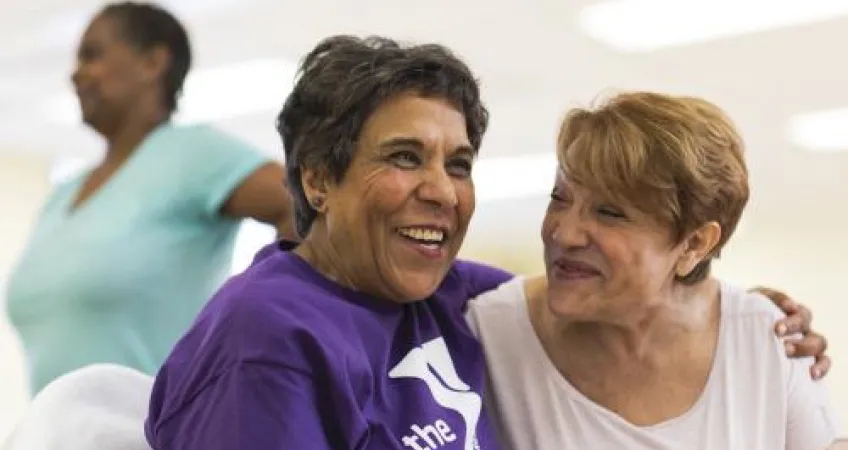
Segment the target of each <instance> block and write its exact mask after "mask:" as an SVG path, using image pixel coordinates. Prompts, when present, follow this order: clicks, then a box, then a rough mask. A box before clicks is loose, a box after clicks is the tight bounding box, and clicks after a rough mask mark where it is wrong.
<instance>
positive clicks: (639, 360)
mask: <svg viewBox="0 0 848 450" xmlns="http://www.w3.org/2000/svg"><path fill="white" fill-rule="evenodd" d="M718 288H719V287H718V283H717V282H716V281H714V280H709V281H705V282H703V283H699V284H698V285H695V286H680V287H676V288H674V289H673V290H672V291H671V292H668V293H666V294H665V295H664V297H666V298H663V299H661V300H659V301H657V300H656V299H652V301H650V302H646V303H645V304H653V305H658V306H655V307H652V308H650V309H647V310H645V311H642V312H641V313H640V314H632V313H631V314H629V315H630V316H631V317H634V316H635V318H632V319H628V320H627V321H619V322H612V321H609V322H606V321H592V322H589V321H575V320H569V319H564V318H559V317H556V316H554V315H553V314H551V313H550V310H549V309H548V308H547V305H542V306H541V307H536V308H534V309H535V310H536V316H537V319H536V322H537V323H536V324H534V326H535V327H536V328H537V333H538V334H539V335H540V337H541V338H542V341H543V343H544V342H545V341H547V342H548V344H546V345H545V347H546V351H548V353H549V355H550V356H551V358H552V360H554V362H555V364H556V365H557V366H558V367H559V368H560V370H561V371H563V372H564V373H565V372H573V371H578V372H579V371H582V370H586V371H588V372H587V373H586V375H587V376H590V377H591V376H592V373H594V374H597V370H598V369H599V366H600V367H609V368H610V371H605V373H614V372H615V369H616V368H621V367H630V368H638V369H639V370H642V371H644V370H648V371H654V370H662V368H663V366H664V365H665V363H666V362H669V361H668V359H669V357H670V355H674V354H676V353H677V350H679V349H685V348H687V347H688V346H690V345H691V344H693V343H694V342H699V341H702V340H703V339H704V337H705V336H709V335H711V334H712V333H714V332H715V331H716V330H717V325H718V323H719V315H720V302H719V295H718ZM563 343H566V345H563ZM671 363H673V362H671ZM618 373H621V371H619V372H618Z"/></svg>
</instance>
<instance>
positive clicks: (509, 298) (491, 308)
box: [465, 276, 532, 337]
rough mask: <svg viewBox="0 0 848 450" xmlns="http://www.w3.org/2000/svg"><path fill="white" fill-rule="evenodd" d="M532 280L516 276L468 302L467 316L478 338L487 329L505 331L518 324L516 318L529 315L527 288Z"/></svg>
mask: <svg viewBox="0 0 848 450" xmlns="http://www.w3.org/2000/svg"><path fill="white" fill-rule="evenodd" d="M530 280H532V279H528V278H524V277H522V276H516V277H515V278H513V279H511V280H509V281H507V282H506V283H503V284H501V285H500V286H498V287H497V288H495V289H492V290H490V291H486V292H484V293H482V294H480V295H479V296H477V297H475V298H473V299H471V301H470V302H468V311H467V313H466V315H465V317H466V320H467V321H468V324H469V325H470V326H471V329H472V331H473V332H474V334H475V335H476V336H478V337H481V335H482V334H484V333H485V332H486V329H487V328H497V329H499V330H504V329H505V328H506V327H508V326H511V325H513V324H516V323H518V322H516V318H518V317H524V316H526V315H527V313H526V310H527V288H528V286H529V285H530V284H531V281H530Z"/></svg>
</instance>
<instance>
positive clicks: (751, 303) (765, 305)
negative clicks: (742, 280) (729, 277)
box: [720, 281, 786, 337]
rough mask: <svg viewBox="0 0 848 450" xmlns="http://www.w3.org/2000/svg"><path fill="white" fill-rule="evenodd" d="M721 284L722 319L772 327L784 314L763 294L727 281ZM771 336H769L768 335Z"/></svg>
mask: <svg viewBox="0 0 848 450" xmlns="http://www.w3.org/2000/svg"><path fill="white" fill-rule="evenodd" d="M720 284H721V309H722V314H721V316H722V320H723V321H727V322H733V323H746V324H748V325H752V324H760V326H766V327H769V328H771V327H773V326H774V323H775V322H776V321H778V320H780V319H782V318H784V317H786V314H785V313H784V312H783V311H781V310H780V308H778V307H777V305H775V304H774V302H772V301H771V300H769V299H768V298H766V297H765V296H764V295H762V294H759V293H756V292H750V291H747V290H746V289H744V288H742V287H740V286H736V285H733V284H731V283H727V282H723V281H722V282H720ZM770 337H771V336H770Z"/></svg>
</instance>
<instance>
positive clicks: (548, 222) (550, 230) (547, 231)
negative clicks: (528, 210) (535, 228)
mask: <svg viewBox="0 0 848 450" xmlns="http://www.w3.org/2000/svg"><path fill="white" fill-rule="evenodd" d="M555 226H556V218H555V217H554V216H553V214H551V212H550V211H547V212H545V217H544V218H543V219H542V230H541V237H542V242H543V243H545V245H548V244H549V243H550V240H551V237H552V236H553V234H554V227H555Z"/></svg>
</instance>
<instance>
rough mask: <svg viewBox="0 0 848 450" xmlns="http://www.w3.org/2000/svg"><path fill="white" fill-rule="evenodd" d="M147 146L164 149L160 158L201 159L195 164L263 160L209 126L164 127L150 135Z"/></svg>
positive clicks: (258, 153)
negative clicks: (249, 158)
mask: <svg viewBox="0 0 848 450" xmlns="http://www.w3.org/2000/svg"><path fill="white" fill-rule="evenodd" d="M146 145H151V146H154V147H157V148H159V149H160V150H163V152H162V155H161V156H163V157H171V158H181V157H182V158H185V157H203V160H198V161H196V162H197V163H202V162H204V161H207V162H208V161H210V160H211V161H213V162H214V160H215V159H216V158H221V157H226V156H229V157H233V156H239V155H241V156H254V157H263V158H265V156H264V155H262V152H261V151H260V150H259V149H258V148H257V147H255V146H253V145H251V144H249V143H248V142H246V141H244V140H242V139H239V138H237V137H236V136H233V135H231V134H229V133H226V132H224V131H222V130H219V129H217V128H215V127H212V126H209V125H165V126H163V127H162V128H160V129H158V130H156V131H154V132H153V134H152V135H151V136H150V138H149V140H148V141H147V143H146ZM164 151H167V155H165V154H164Z"/></svg>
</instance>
